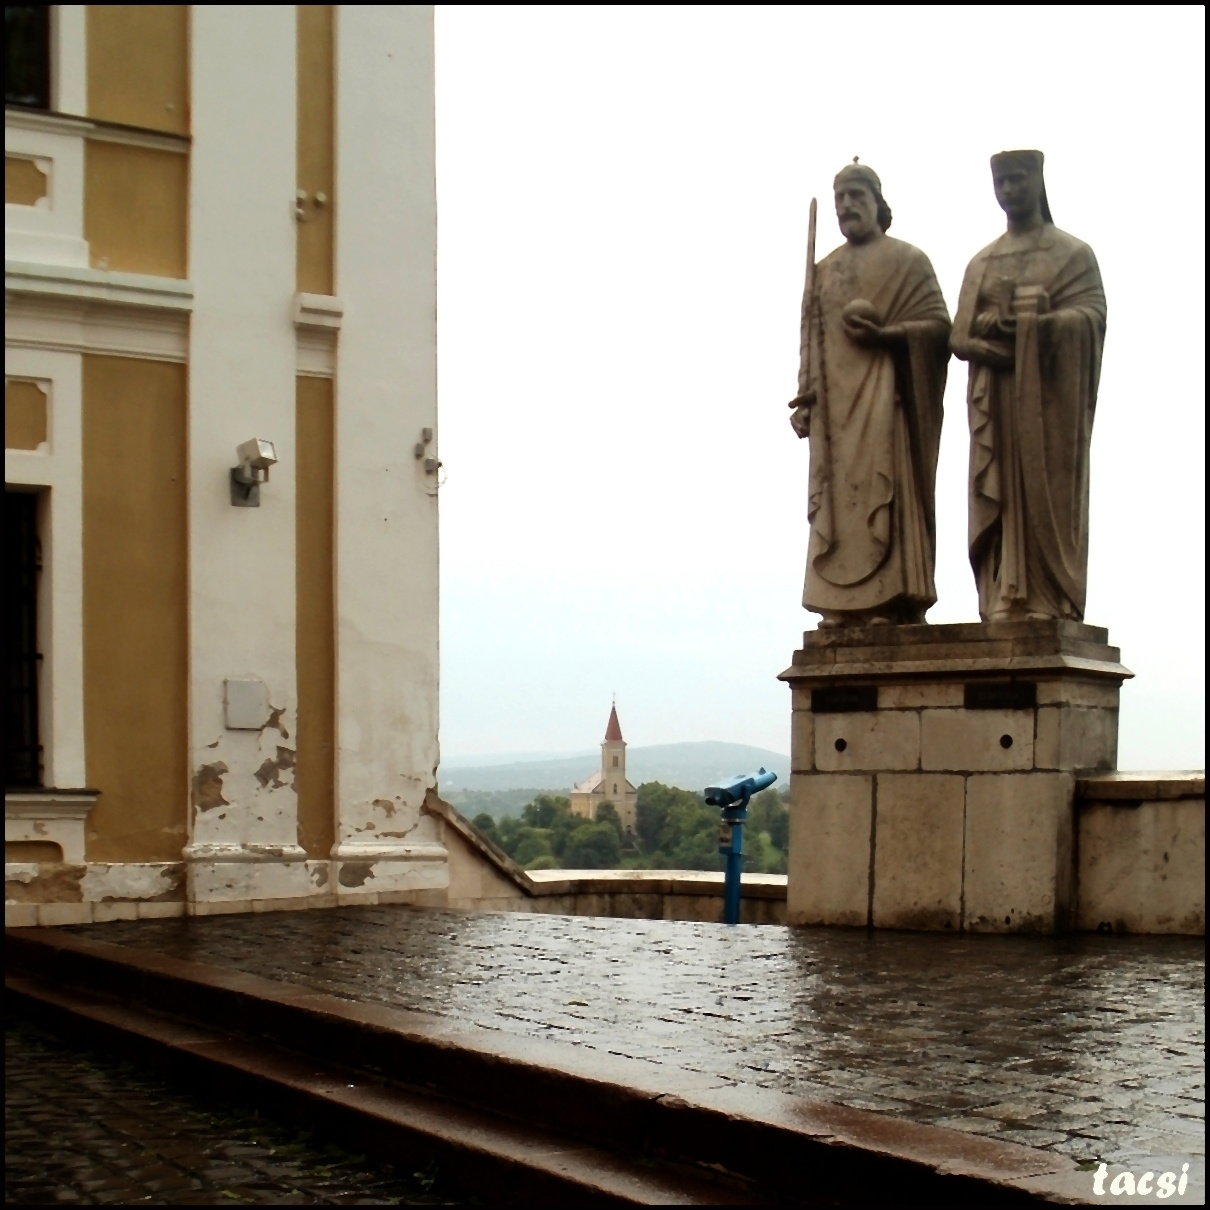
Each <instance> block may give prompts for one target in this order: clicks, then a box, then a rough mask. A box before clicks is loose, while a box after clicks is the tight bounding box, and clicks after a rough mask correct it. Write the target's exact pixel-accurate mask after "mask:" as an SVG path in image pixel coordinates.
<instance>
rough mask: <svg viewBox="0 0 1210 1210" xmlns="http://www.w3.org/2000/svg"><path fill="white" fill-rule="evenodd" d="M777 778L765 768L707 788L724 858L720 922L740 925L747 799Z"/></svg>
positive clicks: (708, 800)
mask: <svg viewBox="0 0 1210 1210" xmlns="http://www.w3.org/2000/svg"><path fill="white" fill-rule="evenodd" d="M776 780H777V774H776V773H766V772H765V770H764V768H763V767H762V768H760V769H758V770H757V771H756V772H755V773H747V774H740V775H739V776H738V777H733V778H732V779H731V780H730V781H728V782H724V783H723V784H722V785H721V786H707V787H706V805H707V806H709V807H718V808H719V809H720V812H721V817H720V820H719V825H718V851H719V852H720V853H721V854H722V855H723V856H724V857H726V859H727V865H726V874H725V875H724V878H723V923H724V924H739V888H740V874H741V873H742V871H743V866H744V823H745V822H746V821H747V819H748V801H749V800H750V799H751V797H752V795H753V794H758V793H759V792H760V791H761V790H767V789H768V788H769V787H770V786H771V785H772V784H773V783H774V782H775V781H776Z"/></svg>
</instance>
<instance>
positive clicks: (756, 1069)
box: [69, 907, 1205, 1183]
mask: <svg viewBox="0 0 1210 1210" xmlns="http://www.w3.org/2000/svg"><path fill="white" fill-rule="evenodd" d="M69 931H71V932H74V933H80V934H83V935H86V936H90V937H93V938H95V939H97V940H101V941H108V942H111V943H116V944H121V945H129V946H134V947H138V948H141V949H151V950H157V951H159V952H162V953H168V954H173V955H175V956H177V957H181V958H188V959H192V960H194V961H198V962H207V963H212V964H216V965H220V966H229V967H235V968H237V969H239V970H244V971H249V972H252V973H255V974H258V975H261V976H263V977H266V978H271V979H280V980H283V981H286V982H289V983H294V984H299V985H302V986H305V987H308V988H311V989H313V990H316V991H322V992H326V993H329V994H331V995H336V996H343V997H346V998H348V999H354V1000H363V1001H376V1002H380V1003H384V1004H389V1005H391V1006H393V1007H396V1008H403V1009H411V1010H414V1011H420V1012H428V1013H436V1014H440V1015H442V1016H448V1017H451V1018H455V1019H457V1020H459V1021H460V1022H464V1023H474V1024H476V1025H478V1026H481V1027H482V1028H485V1029H497V1030H505V1031H508V1032H510V1033H515V1034H524V1035H528V1036H534V1037H543V1038H548V1039H554V1040H561V1041H564V1042H567V1043H569V1044H572V1045H579V1046H589V1047H594V1048H597V1049H600V1050H604V1051H608V1052H610V1053H614V1054H621V1055H627V1056H631V1057H634V1058H640V1059H648V1060H651V1061H654V1062H657V1063H658V1062H665V1063H671V1064H675V1065H676V1066H679V1067H685V1068H689V1069H692V1070H696V1071H702V1072H707V1073H710V1074H713V1075H721V1076H725V1077H728V1078H731V1079H735V1080H742V1081H744V1082H747V1083H755V1084H759V1085H763V1086H765V1087H768V1088H773V1089H777V1090H779V1091H782V1092H790V1093H796V1094H799V1095H802V1096H810V1097H819V1098H824V1099H827V1100H831V1101H837V1102H840V1103H842V1104H845V1105H851V1106H855V1107H859V1108H863V1109H871V1110H876V1111H881V1112H887V1113H893V1114H896V1115H901V1116H903V1117H906V1118H909V1119H912V1120H914V1121H917V1122H925V1123H932V1124H936V1125H942V1126H949V1127H953V1128H956V1129H959V1130H966V1131H970V1132H973V1133H976V1134H983V1135H988V1136H992V1137H995V1138H1000V1139H1006V1140H1011V1141H1013V1142H1017V1143H1024V1144H1026V1145H1028V1146H1032V1147H1042V1148H1048V1149H1053V1150H1055V1151H1058V1152H1062V1153H1064V1154H1066V1155H1069V1156H1072V1157H1073V1158H1075V1159H1076V1160H1078V1161H1091V1160H1093V1159H1096V1160H1105V1161H1107V1162H1109V1163H1121V1164H1127V1165H1130V1164H1134V1165H1136V1166H1137V1164H1138V1162H1139V1161H1141V1160H1143V1159H1146V1160H1148V1161H1153V1162H1151V1163H1150V1164H1149V1166H1150V1167H1156V1166H1157V1163H1156V1162H1162V1161H1165V1160H1168V1159H1171V1160H1172V1164H1170V1165H1168V1166H1170V1167H1173V1166H1174V1167H1175V1168H1177V1169H1178V1170H1179V1168H1180V1165H1181V1164H1182V1163H1184V1162H1186V1161H1188V1162H1190V1164H1191V1167H1190V1176H1191V1179H1192V1180H1193V1181H1194V1182H1195V1183H1198V1182H1200V1181H1202V1180H1203V1179H1204V1155H1205V1075H1204V1072H1205V1068H1204V1061H1205V1011H1204V993H1205V949H1204V945H1203V943H1202V941H1201V940H1200V939H1196V938H1175V937H1100V936H1093V935H1084V936H1077V937H1071V938H1064V939H1045V938H1024V937H990V936H980V937H970V936H966V937H950V936H943V935H937V934H909V933H879V934H867V933H865V932H862V931H857V930H853V931H849V930H826V929H818V930H810V929H787V928H779V927H774V926H765V927H741V928H735V929H727V928H725V927H724V926H722V925H715V924H697V923H689V922H680V921H645V920H614V919H602V918H599V917H571V916H541V915H521V914H483V915H475V914H461V913H454V912H440V911H424V912H422V911H413V910H409V909H407V908H390V907H379V908H342V909H339V910H338V911H314V912H289V913H285V912H283V913H277V914H273V915H264V916H257V917H255V918H249V917H247V916H212V917H201V918H195V919H184V920H148V921H138V922H134V921H132V922H118V923H113V924H103V925H86V926H81V927H78V928H73V929H71V930H69Z"/></svg>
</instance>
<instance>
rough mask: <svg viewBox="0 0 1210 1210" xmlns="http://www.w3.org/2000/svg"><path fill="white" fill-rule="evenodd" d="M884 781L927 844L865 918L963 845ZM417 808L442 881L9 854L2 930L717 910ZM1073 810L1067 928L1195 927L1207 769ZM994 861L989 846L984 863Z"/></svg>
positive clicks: (893, 812) (622, 873) (887, 819)
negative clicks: (350, 886)
mask: <svg viewBox="0 0 1210 1210" xmlns="http://www.w3.org/2000/svg"><path fill="white" fill-rule="evenodd" d="M890 777H897V778H898V779H899V780H900V781H902V782H903V785H902V786H900V785H899V784H898V782H895V783H892V782H890V781H887V784H886V785H885V786H883V787H882V798H881V799H880V804H879V810H880V825H879V826H880V828H881V836H882V844H883V851H884V854H886V853H895V852H896V851H898V852H900V854H901V855H902V854H903V852H905V851H907V850H905V849H904V848H903V845H908V846H909V848H910V845H909V841H910V836H911V834H914V832H915V831H917V830H918V825H919V824H920V822H921V821H922V820H923V821H925V822H927V821H928V820H929V819H932V821H933V827H932V829H931V831H928V834H929V835H931V836H932V837H933V843H932V845H926V846H922V847H920V848H919V849H917V850H911V860H908V861H904V860H900V861H897V862H890V861H889V860H887V859H886V858H885V857H884V862H883V866H882V867H881V869H882V874H881V876H880V877H878V878H876V880H875V905H874V907H875V920H876V922H877V921H879V920H880V919H881V918H882V915H883V914H884V912H885V910H886V905H887V904H892V905H893V904H894V903H896V902H898V901H901V900H902V899H903V898H904V897H905V896H907V895H909V894H912V893H914V892H913V887H915V886H916V884H917V883H919V882H921V881H922V880H925V881H927V880H928V879H930V878H931V879H934V880H935V881H939V882H941V883H944V881H945V878H946V877H947V874H946V871H947V870H948V871H949V872H950V875H952V874H953V872H954V871H955V870H956V869H960V867H958V866H957V865H956V864H955V863H956V861H957V860H958V859H959V858H960V856H961V854H960V852H955V851H951V850H954V849H955V845H957V846H958V849H959V850H960V848H961V840H962V832H961V827H960V826H959V827H958V828H957V830H955V828H954V827H953V826H951V825H953V824H954V820H953V819H950V818H949V817H950V816H951V815H954V809H955V803H954V802H951V801H950V799H951V798H954V795H953V793H952V791H953V787H952V786H951V785H950V783H951V782H957V783H959V786H960V785H961V783H962V781H963V779H962V778H961V777H956V776H953V775H944V774H942V775H932V776H923V777H922V776H921V775H919V774H917V775H915V776H912V777H909V776H907V775H902V774H900V775H880V780H886V779H887V778H890ZM864 780H867V779H859V778H854V777H851V776H850V777H845V778H838V779H837V782H838V784H837V785H836V786H834V787H833V791H834V793H833V796H832V800H831V804H830V807H829V810H830V811H831V813H832V815H831V817H832V818H833V820H834V826H833V831H834V832H836V833H837V835H840V834H847V832H849V831H852V830H853V829H854V828H856V829H857V830H858V831H860V826H859V825H861V823H862V819H863V818H864V819H865V824H864V826H865V828H866V834H868V827H869V820H868V818H866V817H864V816H863V815H862V813H861V811H860V810H854V809H853V804H852V803H850V802H848V800H847V799H846V798H845V797H844V792H845V791H846V789H853V790H858V791H859V790H860V789H861V787H860V785H859V784H858V783H859V782H861V781H864ZM821 788H823V787H822V785H821ZM955 801H957V799H955ZM960 805H961V804H960V803H959V807H960ZM1036 805H1037V804H1035V806H1036ZM1042 805H1043V806H1044V805H1045V804H1042ZM858 806H860V804H858ZM427 809H428V811H429V813H430V818H431V819H432V820H433V822H434V824H435V826H436V827H437V829H438V834H439V837H440V843H442V844H443V845H444V846H445V848H446V850H447V852H448V855H449V856H448V878H449V885H448V887H441V888H434V889H427V890H425V889H417V890H412V891H407V890H403V891H400V890H389V891H372V890H365V889H363V888H359V890H358V894H357V895H356V896H349V895H345V896H341V895H338V894H336V893H333V892H331V891H329V893H326V894H324V893H320V894H315V895H310V896H306V897H299V898H273V899H253V900H247V901H243V900H241V901H230V902H225V903H188V902H187V901H186V898H185V876H184V875H185V870H184V865H183V863H176V864H170V863H143V864H138V863H128V864H117V865H107V864H100V863H90V864H83V863H65V862H42V863H37V862H12V863H8V864H7V865H6V869H5V878H6V901H7V902H6V905H5V924H6V925H7V926H8V927H10V928H11V927H22V926H24V927H28V926H33V925H44V926H53V925H64V924H87V923H93V922H95V923H101V922H104V921H110V920H136V919H153V918H159V917H165V916H185V915H215V914H226V913H240V912H270V911H291V910H299V909H305V908H334V907H340V906H347V905H350V904H359V905H373V904H379V905H384V904H407V905H411V906H414V907H432V908H452V909H455V910H458V911H471V912H490V911H497V912H525V913H541V914H550V915H567V916H604V917H614V918H617V919H631V920H701V921H720V920H721V919H722V893H723V877H722V875H721V874H715V873H707V872H702V871H696V870H636V871H631V870H542V871H533V872H528V871H526V870H523V869H521V868H520V867H519V866H518V865H517V864H516V863H515V862H513V861H512V860H511V859H510V858H509V857H508V856H507V855H506V854H504V853H502V852H501V851H500V850H499V849H497V848H496V847H495V846H494V845H492V844H491V843H490V842H489V841H488V840H486V839H485V838H484V837H483V836H482V835H481V834H480V833H479V832H478V831H477V830H476V829H475V828H474V826H473V825H472V824H470V823H469V822H468V821H467V820H466V819H465V818H463V816H461V815H460V814H459V813H458V812H457V811H456V810H454V808H453V807H451V806H449V804H447V803H445V802H442V801H441V800H440V799H437V798H436V797H435V796H430V799H429V803H428V808H427ZM960 814H961V813H960V811H959V813H958V820H959V823H960ZM1042 814H1043V816H1044V815H1045V813H1044V812H1043V813H1042ZM1074 815H1075V829H1074V831H1075V835H1074V842H1073V843H1074V850H1075V852H1074V854H1073V860H1074V864H1075V875H1074V899H1075V902H1074V913H1073V919H1072V926H1073V927H1074V928H1075V929H1076V930H1078V931H1085V932H1114V933H1170V934H1185V935H1194V936H1198V935H1204V933H1205V928H1206V908H1205V902H1206V899H1205V838H1206V790H1205V776H1204V774H1202V773H1141V774H1130V773H1107V774H1098V775H1095V776H1089V777H1081V778H1078V779H1076V781H1075V811H1074ZM900 816H902V819H901V818H900ZM901 825H905V826H906V830H907V832H908V833H909V835H908V836H907V837H899V838H898V839H897V829H899V830H904V827H901ZM926 831H927V829H926ZM816 839H817V841H818V842H819V843H821V844H822V843H829V844H830V843H832V842H833V841H835V839H836V836H833V835H830V834H821V835H819V836H817V838H816ZM856 839H858V840H861V839H862V837H856ZM901 841H902V845H901V844H900V842H901ZM835 851H836V852H837V853H839V854H840V855H841V856H843V855H844V854H845V853H849V854H853V853H856V854H857V855H858V857H860V856H861V855H862V854H863V853H864V854H865V857H864V858H863V860H864V864H863V863H862V860H856V859H854V860H853V861H851V862H850V863H849V864H848V865H846V864H845V863H844V862H843V861H837V862H834V863H833V864H832V865H831V866H829V867H828V868H827V869H826V870H823V871H822V872H821V875H820V879H819V883H820V885H819V886H818V888H817V891H818V893H819V894H820V895H823V896H831V897H832V900H833V901H834V902H849V901H850V900H851V919H848V920H835V921H833V923H836V924H850V925H855V926H857V927H864V926H865V925H866V923H867V911H868V908H869V894H868V891H869V883H868V877H869V858H868V849H863V848H862V846H861V845H860V844H858V845H851V846H850V845H840V846H836V848H835ZM994 856H995V847H994V846H993V847H992V849H991V850H990V851H989V860H990V859H994ZM974 859H975V858H974V856H973V855H972V860H974ZM307 864H308V865H312V864H320V863H307ZM323 864H325V865H326V864H327V863H323ZM1002 864H1003V863H1002ZM850 867H851V868H850ZM1009 872H1011V870H1009ZM959 889H960V888H959ZM741 919H742V922H743V923H744V924H785V923H786V922H787V878H786V876H785V875H778V874H748V875H745V876H744V880H743V899H742V904H741ZM895 927H900V928H912V927H915V928H924V929H929V928H935V927H936V925H935V923H934V922H932V918H931V917H928V916H927V915H922V916H921V917H920V918H919V919H918V920H916V921H915V922H914V923H900V924H898V925H896V926H895ZM957 927H960V925H951V928H957ZM942 928H943V929H944V923H943V924H942Z"/></svg>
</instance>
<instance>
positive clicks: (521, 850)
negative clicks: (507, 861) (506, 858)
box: [510, 828, 554, 866]
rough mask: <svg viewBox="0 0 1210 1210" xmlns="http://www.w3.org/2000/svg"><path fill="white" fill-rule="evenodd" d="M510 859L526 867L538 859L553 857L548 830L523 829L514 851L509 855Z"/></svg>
mask: <svg viewBox="0 0 1210 1210" xmlns="http://www.w3.org/2000/svg"><path fill="white" fill-rule="evenodd" d="M510 856H511V857H512V859H513V860H514V861H515V862H516V863H517V864H518V865H521V866H528V865H529V864H530V862H532V861H536V860H537V859H538V858H539V857H553V856H554V851H553V849H552V848H551V844H550V829H549V828H523V829H522V835H521V838H520V840H519V841H518V843H517V848H516V851H515V852H513V853H512V854H510Z"/></svg>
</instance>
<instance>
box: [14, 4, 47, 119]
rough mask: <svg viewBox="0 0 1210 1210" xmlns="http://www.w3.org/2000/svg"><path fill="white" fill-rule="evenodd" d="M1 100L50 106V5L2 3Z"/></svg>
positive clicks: (42, 107) (33, 105)
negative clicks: (3, 4)
mask: <svg viewBox="0 0 1210 1210" xmlns="http://www.w3.org/2000/svg"><path fill="white" fill-rule="evenodd" d="M4 103H5V105H28V106H29V107H30V108H32V109H49V108H50V5H49V4H6V5H5V6H4Z"/></svg>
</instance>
